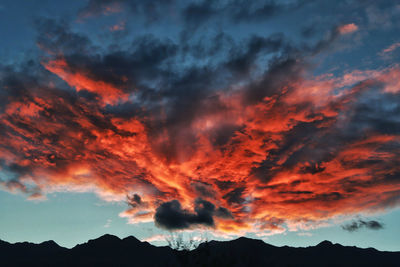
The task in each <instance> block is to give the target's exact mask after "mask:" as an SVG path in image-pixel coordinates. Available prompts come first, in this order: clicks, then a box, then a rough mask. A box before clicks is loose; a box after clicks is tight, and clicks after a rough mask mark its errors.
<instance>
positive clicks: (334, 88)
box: [0, 1, 400, 234]
mask: <svg viewBox="0 0 400 267" xmlns="http://www.w3.org/2000/svg"><path fill="white" fill-rule="evenodd" d="M89 2H90V3H93V5H99V7H100V10H103V7H102V5H101V4H102V3H103V2H102V1H99V2H96V1H89ZM104 3H105V2H104ZM118 3H121V4H123V5H129V4H130V3H128V2H124V3H123V2H122V1H120V2H118ZM199 3H202V2H199ZM238 3H239V2H238ZM243 3H244V2H243ZM243 3H242V5H244V4H243ZM263 3H267V2H263ZM268 3H270V4H271V5H275V4H276V5H279V4H277V3H278V2H277V3H275V2H268ZM279 3H280V2H279ZM138 5H139V4H138ZM205 5H206V7H207V6H208V7H211V8H212V9H213V10H214V9H217V10H218V7H216V6H214V4H212V3H208V2H207V3H205ZM93 8H94V7H93ZM141 8H142V7H141ZM143 8H145V7H144V6H143ZM260 8H261V7H260ZM278 9H279V10H281V9H280V8H278ZM95 10H96V9H91V12H94V14H95V13H96V12H95ZM143 10H144V9H143ZM257 10H258V9H257V8H254V9H251V10H250V11H251V12H250V11H249V10H247V11H249V12H250V13H251V14H253V13H254V12H256V13H257V12H259V11H257ZM239 11H240V10H239ZM239 11H238V12H239ZM247 11H246V10H244V11H243V12H247ZM218 12H224V11H222V10H221V11H218ZM265 12H267V11H265ZM274 12H275V11H274ZM232 14H234V13H232ZM212 16H214V15H212ZM243 16H244V17H242V18H243V19H244V18H246V16H247V15H243ZM249 19H250V18H249ZM199 20H200V19H199ZM227 20H228V21H230V23H232V20H231V17H229V18H227ZM207 21H208V20H207ZM127 23H128V22H127ZM199 23H200V22H199ZM252 23H255V21H253V22H252ZM232 25H234V24H232ZM360 25H361V24H360ZM36 27H37V30H38V39H37V43H38V45H39V47H40V49H41V53H42V54H40V57H38V58H37V59H36V60H27V61H26V62H25V63H23V64H21V65H20V66H19V65H18V66H17V65H15V66H0V76H1V79H0V88H1V89H0V148H1V149H0V159H1V160H0V166H1V176H0V178H1V182H0V185H1V187H2V188H4V189H5V190H8V191H10V192H21V193H23V194H26V195H27V196H32V197H34V196H39V195H43V196H44V195H45V194H46V193H49V192H54V191H61V190H65V191H78V192H86V191H93V192H95V193H97V194H98V195H99V197H102V198H104V199H106V200H108V201H121V202H122V201H126V202H127V203H128V209H127V210H126V211H124V212H122V213H121V214H120V216H122V217H126V218H128V220H129V222H130V223H139V222H149V221H154V220H155V222H156V223H157V225H159V226H160V227H163V228H165V229H170V230H180V229H187V228H195V227H209V228H212V229H215V231H220V232H224V233H243V232H258V231H263V229H266V230H267V231H275V232H276V233H278V232H283V231H285V227H289V226H291V225H302V224H303V225H306V226H307V227H311V226H309V225H321V224H322V222H326V221H328V220H330V219H332V218H335V217H336V216H340V215H343V214H357V213H360V212H370V213H371V212H377V211H379V212H380V211H382V210H385V209H389V208H392V207H396V206H398V205H399V203H400V202H399V199H400V198H399V196H400V179H399V177H400V175H399V174H400V170H399V167H398V166H400V162H399V159H400V157H399V156H400V152H399V151H400V145H399V143H400V128H399V121H398V118H399V113H400V108H399V103H400V94H399V92H400V90H399V89H398V88H399V86H398V85H399V79H398V77H400V75H399V73H400V70H399V67H398V66H397V65H393V66H385V67H380V68H377V69H354V68H348V69H345V70H343V72H340V71H335V72H334V73H331V72H330V71H326V73H322V74H315V73H320V72H319V71H318V72H316V68H315V65H316V61H318V60H319V59H320V58H325V56H327V55H330V53H332V49H333V50H334V48H335V45H336V44H338V43H339V42H341V41H342V40H341V39H342V38H339V36H340V30H338V28H336V27H333V28H331V29H327V31H326V35H325V36H323V37H321V38H320V39H318V36H315V39H316V40H315V42H313V43H303V42H301V43H300V44H299V43H298V42H295V41H293V40H291V39H290V38H288V37H287V36H286V35H285V34H283V33H271V34H265V35H263V36H260V35H252V34H250V35H245V36H243V37H242V36H241V35H238V36H231V34H230V33H229V32H228V31H227V32H223V33H221V32H207V35H206V37H204V38H203V35H201V34H200V35H198V36H197V35H196V36H197V37H199V36H201V37H202V38H200V37H199V38H198V39H200V40H197V39H196V38H195V39H187V38H184V36H183V35H184V34H183V31H185V29H183V28H181V29H180V30H182V32H181V33H182V35H180V36H179V38H174V37H170V36H167V37H165V36H163V37H160V36H159V35H151V34H145V35H140V34H138V35H135V36H132V40H130V41H129V42H127V43H123V44H120V43H119V42H120V39H114V38H115V37H114V35H112V36H113V37H110V38H111V39H110V40H109V41H110V42H111V44H108V43H107V44H99V42H98V41H96V40H95V39H93V38H91V37H90V36H91V35H89V34H83V33H82V32H78V31H75V30H72V29H73V28H74V27H72V28H71V27H70V26H69V24H68V23H67V22H63V21H61V22H60V21H53V20H38V21H37V22H36ZM360 27H361V26H360ZM350 28H351V27H350ZM352 28H354V27H352ZM198 30H200V31H201V29H198ZM202 33H204V32H202ZM234 37H235V38H234ZM210 40H211V41H210ZM299 227H300V226H299ZM302 227H303V226H302ZM267 234H270V232H268V233H267Z"/></svg>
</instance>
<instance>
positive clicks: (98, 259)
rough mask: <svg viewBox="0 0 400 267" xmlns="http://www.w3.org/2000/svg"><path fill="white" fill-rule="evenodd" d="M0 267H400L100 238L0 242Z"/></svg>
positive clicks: (390, 257)
mask: <svg viewBox="0 0 400 267" xmlns="http://www.w3.org/2000/svg"><path fill="white" fill-rule="evenodd" d="M0 258H1V264H0V265H1V266H400V252H381V251H378V250H376V249H373V248H368V249H361V248H357V247H345V246H342V245H340V244H332V243H331V242H329V241H323V242H321V243H319V244H318V245H316V246H314V247H307V248H293V247H287V246H285V247H275V246H272V245H269V244H266V243H264V242H263V241H261V240H256V239H249V238H244V237H242V238H239V239H236V240H232V241H226V242H221V241H211V242H208V243H203V244H201V245H200V246H199V247H198V248H197V249H196V250H193V251H175V250H173V249H171V248H169V247H155V246H153V245H151V244H149V243H147V242H141V241H139V240H138V239H136V238H134V237H132V236H131V237H127V238H124V239H120V238H118V237H116V236H112V235H104V236H101V237H99V238H97V239H94V240H89V241H88V242H87V243H84V244H80V245H77V246H75V247H74V248H72V249H67V248H63V247H60V246H59V245H57V243H55V242H54V241H46V242H43V243H40V244H33V243H28V242H23V243H15V244H10V243H7V242H4V241H1V240H0Z"/></svg>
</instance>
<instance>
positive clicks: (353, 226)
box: [342, 219, 384, 232]
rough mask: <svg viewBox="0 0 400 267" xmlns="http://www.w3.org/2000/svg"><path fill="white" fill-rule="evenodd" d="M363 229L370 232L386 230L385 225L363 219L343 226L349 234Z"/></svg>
mask: <svg viewBox="0 0 400 267" xmlns="http://www.w3.org/2000/svg"><path fill="white" fill-rule="evenodd" d="M361 228H367V229H370V230H381V229H383V228H384V225H383V224H382V223H380V222H378V221H375V220H371V221H365V220H362V219H358V220H356V221H352V222H351V223H348V224H345V225H342V229H343V230H345V231H348V232H355V231H358V230H360V229H361Z"/></svg>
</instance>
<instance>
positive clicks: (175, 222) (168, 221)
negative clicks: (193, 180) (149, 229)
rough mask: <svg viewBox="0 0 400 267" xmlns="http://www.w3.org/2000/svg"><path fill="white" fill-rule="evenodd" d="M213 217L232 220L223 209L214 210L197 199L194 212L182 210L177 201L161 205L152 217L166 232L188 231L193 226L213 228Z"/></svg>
mask: <svg viewBox="0 0 400 267" xmlns="http://www.w3.org/2000/svg"><path fill="white" fill-rule="evenodd" d="M214 216H216V217H220V218H232V214H231V213H230V212H229V211H228V210H227V209H225V208H222V207H219V208H218V209H216V208H215V205H214V204H212V203H211V202H208V201H206V200H203V199H201V198H197V199H196V201H195V206H194V212H191V211H188V210H185V209H183V208H182V206H181V204H180V202H179V201H178V200H172V201H169V202H165V203H163V204H161V205H160V206H159V207H158V208H157V209H156V213H155V215H154V220H155V223H156V225H157V226H159V227H161V228H165V229H167V230H180V229H188V228H192V227H195V226H206V227H214V226H215V225H214Z"/></svg>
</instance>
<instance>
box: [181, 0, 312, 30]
mask: <svg viewBox="0 0 400 267" xmlns="http://www.w3.org/2000/svg"><path fill="white" fill-rule="evenodd" d="M309 2H311V1H309ZM306 3H307V2H306V1H302V0H299V1H291V2H290V3H285V2H283V1H274V0H262V1H252V2H249V1H243V0H229V1H210V0H203V1H199V2H194V3H190V4H188V5H187V6H186V7H184V8H183V12H182V16H183V18H184V20H185V22H186V23H189V24H191V25H193V26H198V25H201V24H203V23H206V22H209V21H212V20H213V19H221V18H223V19H228V20H229V22H233V23H240V22H254V21H261V20H268V19H269V18H271V17H272V16H275V15H278V14H282V13H283V12H289V11H291V10H295V9H298V8H300V7H302V6H303V5H304V4H306Z"/></svg>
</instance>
